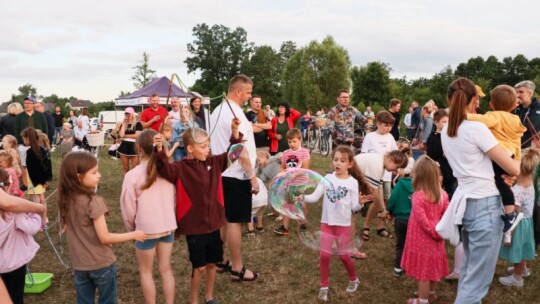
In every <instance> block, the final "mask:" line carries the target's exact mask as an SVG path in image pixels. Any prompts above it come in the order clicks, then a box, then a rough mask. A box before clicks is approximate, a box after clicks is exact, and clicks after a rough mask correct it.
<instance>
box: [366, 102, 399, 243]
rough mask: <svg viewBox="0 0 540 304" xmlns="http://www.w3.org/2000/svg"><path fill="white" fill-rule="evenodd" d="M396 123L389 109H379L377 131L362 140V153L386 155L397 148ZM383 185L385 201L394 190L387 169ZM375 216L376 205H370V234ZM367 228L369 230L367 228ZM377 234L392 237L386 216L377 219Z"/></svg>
mask: <svg viewBox="0 0 540 304" xmlns="http://www.w3.org/2000/svg"><path fill="white" fill-rule="evenodd" d="M393 125H394V116H392V114H391V113H390V112H388V111H379V112H378V113H377V131H375V132H371V133H368V134H366V136H365V137H364V141H363V142H362V153H377V154H380V155H384V154H385V153H387V152H390V151H393V150H397V148H398V147H397V143H396V140H395V139H394V137H393V136H392V134H390V130H392V126H393ZM382 181H383V183H382V185H381V186H380V187H379V190H378V191H379V192H381V198H382V199H383V203H385V202H386V201H387V200H388V197H389V196H390V192H391V191H392V187H391V183H392V173H390V172H389V171H385V173H384V176H383V177H382ZM374 216H375V207H374V206H373V205H371V206H369V210H368V214H367V217H366V220H365V222H364V230H363V231H364V232H366V231H367V234H369V229H370V226H371V220H372V219H373V217H374ZM366 229H367V230H366ZM377 234H378V235H379V236H382V237H391V236H392V235H391V234H390V233H388V231H386V229H385V228H384V218H378V219H377Z"/></svg>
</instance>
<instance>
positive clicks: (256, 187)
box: [250, 177, 259, 194]
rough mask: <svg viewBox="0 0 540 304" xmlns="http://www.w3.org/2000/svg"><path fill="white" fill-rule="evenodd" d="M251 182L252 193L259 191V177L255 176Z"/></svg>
mask: <svg viewBox="0 0 540 304" xmlns="http://www.w3.org/2000/svg"><path fill="white" fill-rule="evenodd" d="M250 183H251V194H257V193H259V182H258V181H257V178H256V177H253V178H252V179H251V180H250Z"/></svg>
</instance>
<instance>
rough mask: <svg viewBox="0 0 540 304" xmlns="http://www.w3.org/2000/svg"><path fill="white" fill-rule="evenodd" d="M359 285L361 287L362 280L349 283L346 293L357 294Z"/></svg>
mask: <svg viewBox="0 0 540 304" xmlns="http://www.w3.org/2000/svg"><path fill="white" fill-rule="evenodd" d="M358 285H360V280H359V279H358V278H356V280H354V281H349V285H347V289H345V291H346V292H351V293H352V292H355V291H356V290H357V289H358Z"/></svg>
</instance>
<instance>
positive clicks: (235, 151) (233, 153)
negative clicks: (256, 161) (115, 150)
mask: <svg viewBox="0 0 540 304" xmlns="http://www.w3.org/2000/svg"><path fill="white" fill-rule="evenodd" d="M244 151H245V152H244ZM242 152H244V153H242ZM246 153H247V150H246V149H244V145H243V144H234V145H232V146H231V147H230V148H229V151H228V152H227V158H228V159H229V164H232V163H234V162H235V161H236V160H238V158H240V156H241V155H243V154H246Z"/></svg>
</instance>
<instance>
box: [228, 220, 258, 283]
mask: <svg viewBox="0 0 540 304" xmlns="http://www.w3.org/2000/svg"><path fill="white" fill-rule="evenodd" d="M227 246H228V247H229V253H230V255H231V270H233V271H236V272H241V271H242V267H243V265H244V264H243V263H242V224H241V223H227ZM244 278H245V279H246V280H250V279H253V278H255V274H254V273H253V272H252V271H251V270H246V274H245V276H244Z"/></svg>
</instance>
